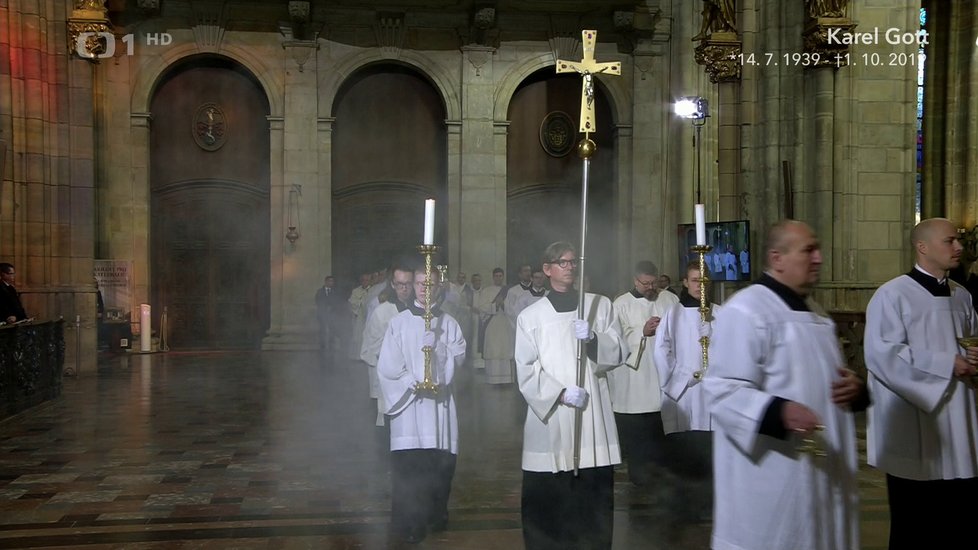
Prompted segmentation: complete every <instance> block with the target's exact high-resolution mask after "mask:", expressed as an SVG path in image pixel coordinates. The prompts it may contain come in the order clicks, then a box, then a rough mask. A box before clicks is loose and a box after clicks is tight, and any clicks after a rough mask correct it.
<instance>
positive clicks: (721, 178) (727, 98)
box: [696, 30, 743, 221]
mask: <svg viewBox="0 0 978 550" xmlns="http://www.w3.org/2000/svg"><path fill="white" fill-rule="evenodd" d="M742 53H743V44H742V43H741V42H740V40H739V38H738V36H737V33H736V32H735V31H733V30H730V31H721V32H714V33H712V34H711V35H709V37H708V38H706V39H704V40H702V41H701V42H700V44H699V46H697V47H696V62H697V63H699V64H700V65H704V66H705V67H706V72H707V74H709V75H710V81H711V82H714V83H716V84H717V97H718V98H719V101H718V103H719V105H717V107H718V109H713V110H712V111H713V112H711V115H712V116H715V117H717V121H718V129H717V137H718V144H717V170H718V172H717V186H718V195H719V199H718V204H717V212H718V215H719V219H720V220H721V221H722V220H736V219H740V218H741V217H742V205H741V198H740V192H739V185H738V180H739V178H740V70H741V65H740V61H739V57H738V56H739V55H740V54H742Z"/></svg>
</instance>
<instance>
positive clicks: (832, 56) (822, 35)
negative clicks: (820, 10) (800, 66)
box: [802, 17, 856, 69]
mask: <svg viewBox="0 0 978 550" xmlns="http://www.w3.org/2000/svg"><path fill="white" fill-rule="evenodd" d="M855 26H856V25H855V24H853V23H852V21H850V20H848V19H837V18H828V17H820V18H818V19H810V20H809V22H808V25H806V26H805V30H804V31H803V33H802V38H803V39H804V51H805V53H808V54H812V59H817V61H816V62H814V63H811V64H809V65H806V67H805V68H809V69H810V68H815V67H836V68H838V67H842V66H845V65H847V64H848V56H847V55H846V54H848V53H849V45H848V44H840V43H838V42H837V41H836V42H832V41H830V40H829V33H830V32H832V31H833V29H840V30H841V31H842V32H846V33H848V32H852V29H853V28H855ZM816 56H817V57H816Z"/></svg>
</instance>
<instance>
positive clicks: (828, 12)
mask: <svg viewBox="0 0 978 550" xmlns="http://www.w3.org/2000/svg"><path fill="white" fill-rule="evenodd" d="M848 8H849V0H806V2H805V11H806V12H807V13H808V17H810V18H812V19H818V18H819V17H835V18H843V17H845V16H846V10H847V9H848Z"/></svg>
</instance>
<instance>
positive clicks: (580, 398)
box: [560, 386, 587, 409]
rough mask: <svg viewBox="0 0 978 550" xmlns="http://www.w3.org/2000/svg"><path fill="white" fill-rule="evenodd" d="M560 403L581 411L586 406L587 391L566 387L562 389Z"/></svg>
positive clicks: (576, 387)
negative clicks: (562, 393)
mask: <svg viewBox="0 0 978 550" xmlns="http://www.w3.org/2000/svg"><path fill="white" fill-rule="evenodd" d="M560 401H561V403H563V404H564V405H567V406H568V407H574V408H577V409H583V408H584V406H585V405H586V404H587V391H586V390H585V389H584V388H581V387H578V386H568V387H566V388H564V395H563V396H562V397H561V398H560Z"/></svg>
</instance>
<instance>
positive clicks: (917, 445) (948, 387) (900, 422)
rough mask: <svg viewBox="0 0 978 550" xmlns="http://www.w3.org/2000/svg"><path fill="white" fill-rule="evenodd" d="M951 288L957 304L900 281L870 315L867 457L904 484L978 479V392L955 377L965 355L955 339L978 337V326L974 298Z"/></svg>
mask: <svg viewBox="0 0 978 550" xmlns="http://www.w3.org/2000/svg"><path fill="white" fill-rule="evenodd" d="M950 288H951V296H950V297H947V296H941V297H939V296H934V295H933V294H931V293H930V292H929V291H928V290H927V289H925V288H924V287H923V286H921V285H920V284H919V283H918V282H916V281H915V280H913V279H912V278H911V277H910V276H908V275H901V276H899V277H897V278H895V279H893V280H891V281H889V282H888V283H886V284H884V285H883V286H881V287H880V288H879V289H878V290H877V291H876V293H875V294H874V295H873V298H872V299H871V300H870V302H869V306H868V307H867V308H866V332H865V337H864V339H863V347H864V352H865V357H866V368H867V369H868V370H869V372H870V377H869V389H870V396H871V397H872V400H873V404H872V406H870V408H869V410H868V411H867V434H866V439H867V441H866V443H867V458H868V462H869V464H870V465H872V466H876V467H877V468H879V469H881V470H883V471H884V472H886V473H888V474H891V475H894V476H897V477H900V478H904V479H912V480H918V481H920V480H936V479H955V478H973V477H976V476H978V419H976V415H975V389H974V386H972V385H971V382H970V381H964V380H960V379H958V378H955V377H954V375H953V371H954V356H955V355H957V354H961V355H963V354H964V350H963V349H961V348H959V346H958V344H957V341H956V338H957V337H959V336H972V335H975V334H978V323H976V318H975V310H974V307H973V305H972V302H971V295H970V294H969V293H968V291H967V290H965V289H964V288H963V287H962V286H961V285H959V284H957V283H955V282H954V281H950Z"/></svg>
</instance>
